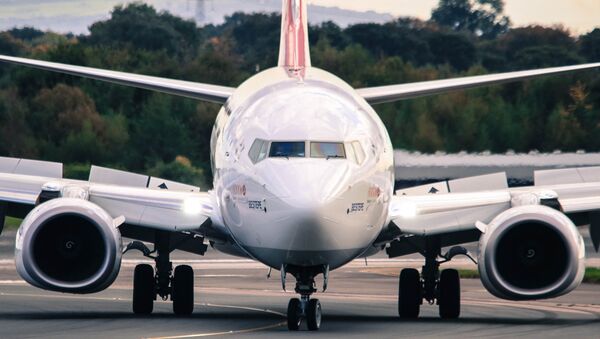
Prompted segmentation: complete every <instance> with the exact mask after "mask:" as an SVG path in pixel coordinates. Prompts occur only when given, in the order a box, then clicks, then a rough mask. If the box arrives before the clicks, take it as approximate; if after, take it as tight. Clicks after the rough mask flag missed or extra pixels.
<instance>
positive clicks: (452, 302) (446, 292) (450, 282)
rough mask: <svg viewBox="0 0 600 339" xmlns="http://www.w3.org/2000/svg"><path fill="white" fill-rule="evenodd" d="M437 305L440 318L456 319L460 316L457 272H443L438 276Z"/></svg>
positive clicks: (451, 270) (450, 270) (458, 277)
mask: <svg viewBox="0 0 600 339" xmlns="http://www.w3.org/2000/svg"><path fill="white" fill-rule="evenodd" d="M438 286H439V297H438V304H439V307H440V317H441V318H443V319H456V318H458V317H459V316H460V276H459V274H458V271H457V270H454V269H448V270H443V271H442V273H441V274H440V282H439V285H438Z"/></svg>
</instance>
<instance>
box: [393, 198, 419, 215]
mask: <svg viewBox="0 0 600 339" xmlns="http://www.w3.org/2000/svg"><path fill="white" fill-rule="evenodd" d="M395 212H396V215H398V216H400V217H402V218H414V217H416V216H417V214H418V213H419V210H418V208H417V204H415V203H414V202H412V201H401V202H400V203H398V204H397V205H396V208H395Z"/></svg>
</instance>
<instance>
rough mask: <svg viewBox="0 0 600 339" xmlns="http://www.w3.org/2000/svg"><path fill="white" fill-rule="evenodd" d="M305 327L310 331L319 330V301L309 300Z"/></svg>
mask: <svg viewBox="0 0 600 339" xmlns="http://www.w3.org/2000/svg"><path fill="white" fill-rule="evenodd" d="M306 326H307V327H308V329H309V330H310V331H317V330H319V328H321V303H320V302H319V299H311V300H310V301H309V302H308V308H307V309H306Z"/></svg>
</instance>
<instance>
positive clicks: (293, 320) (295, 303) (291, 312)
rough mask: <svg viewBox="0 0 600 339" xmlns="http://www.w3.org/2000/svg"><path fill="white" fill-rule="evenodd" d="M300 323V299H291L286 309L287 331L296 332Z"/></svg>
mask: <svg viewBox="0 0 600 339" xmlns="http://www.w3.org/2000/svg"><path fill="white" fill-rule="evenodd" d="M301 323H302V317H300V299H298V298H292V299H290V302H289V303H288V308H287V325H288V330H290V331H298V329H300V324H301Z"/></svg>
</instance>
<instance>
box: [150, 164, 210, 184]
mask: <svg viewBox="0 0 600 339" xmlns="http://www.w3.org/2000/svg"><path fill="white" fill-rule="evenodd" d="M148 174H150V175H151V176H154V177H157V178H163V179H166V180H172V181H177V182H183V183H187V184H188V185H195V186H198V187H201V188H204V189H206V185H205V178H204V172H203V171H202V169H200V168H196V167H194V166H192V164H191V162H190V160H189V159H188V158H186V157H183V156H177V157H176V158H175V160H173V161H171V162H169V163H164V162H158V163H156V165H155V166H154V167H152V168H150V169H149V170H148Z"/></svg>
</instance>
